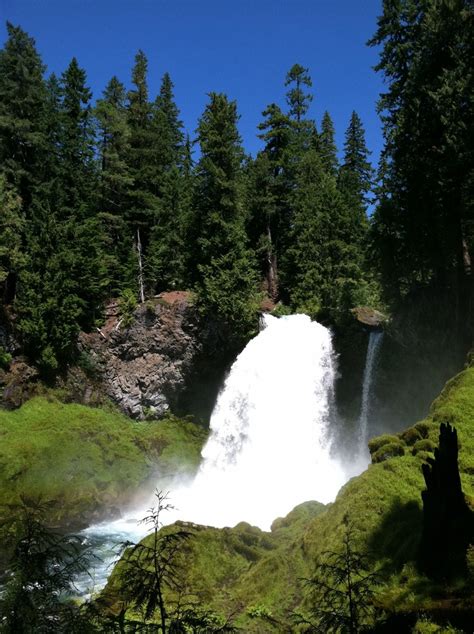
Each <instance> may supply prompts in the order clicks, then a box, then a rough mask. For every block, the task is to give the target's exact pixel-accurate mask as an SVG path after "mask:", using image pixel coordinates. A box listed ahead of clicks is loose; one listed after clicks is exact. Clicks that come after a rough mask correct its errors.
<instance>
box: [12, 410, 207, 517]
mask: <svg viewBox="0 0 474 634" xmlns="http://www.w3.org/2000/svg"><path fill="white" fill-rule="evenodd" d="M205 435H206V434H205V431H204V430H203V429H202V428H201V427H198V426H197V425H194V424H193V423H191V422H188V421H183V420H179V419H177V418H174V417H169V418H167V419H164V420H162V421H159V422H136V421H131V420H130V419H128V418H126V417H125V416H123V415H121V414H118V413H116V412H114V411H106V410H103V409H99V408H91V407H86V406H83V405H78V404H64V403H61V402H59V401H57V400H55V399H48V398H45V397H37V398H33V399H31V400H30V401H28V402H27V403H25V404H24V405H23V406H22V407H21V408H20V409H18V410H15V411H2V410H0V484H1V486H0V505H1V508H3V512H6V513H9V512H11V511H9V510H8V508H6V507H5V505H12V504H15V503H17V502H18V501H19V499H20V496H22V495H23V496H29V497H41V498H42V499H43V500H44V501H48V502H52V503H53V504H52V506H51V510H50V519H51V521H54V522H56V523H58V524H59V525H60V526H63V527H74V528H76V527H81V526H84V525H86V524H88V523H90V522H91V521H95V520H98V519H102V518H105V517H110V516H111V515H118V514H119V512H120V509H121V507H123V506H124V505H125V504H126V503H127V502H128V501H129V500H130V499H131V497H132V496H133V495H135V494H136V493H137V491H139V489H140V486H141V485H144V484H145V483H147V486H148V487H149V488H150V490H151V488H152V486H153V484H152V482H151V480H152V478H153V476H154V475H155V474H158V473H159V474H161V475H163V474H173V473H175V472H176V471H178V470H182V471H186V470H187V471H192V470H194V469H195V468H196V466H197V465H198V463H199V458H200V449H201V447H202V444H203V442H204V439H205Z"/></svg>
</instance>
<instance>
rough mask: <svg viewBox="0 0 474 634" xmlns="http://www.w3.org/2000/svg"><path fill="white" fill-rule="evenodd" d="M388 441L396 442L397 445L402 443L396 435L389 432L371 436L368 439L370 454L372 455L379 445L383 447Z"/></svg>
mask: <svg viewBox="0 0 474 634" xmlns="http://www.w3.org/2000/svg"><path fill="white" fill-rule="evenodd" d="M389 443H397V444H399V445H400V444H402V443H401V441H400V438H398V436H391V435H390V434H384V435H383V436H376V437H375V438H371V439H370V440H369V451H370V454H371V455H373V454H374V453H376V452H377V451H378V450H379V449H380V448H381V447H383V446H384V445H388V444H389Z"/></svg>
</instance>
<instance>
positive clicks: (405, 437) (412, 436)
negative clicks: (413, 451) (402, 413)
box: [398, 427, 425, 446]
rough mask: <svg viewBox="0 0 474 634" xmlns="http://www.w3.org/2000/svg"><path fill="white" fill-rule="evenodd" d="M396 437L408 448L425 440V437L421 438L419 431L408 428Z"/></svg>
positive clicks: (414, 428)
mask: <svg viewBox="0 0 474 634" xmlns="http://www.w3.org/2000/svg"><path fill="white" fill-rule="evenodd" d="M398 437H399V438H400V440H401V441H402V442H404V443H405V444H406V445H408V446H411V445H414V444H415V443H416V442H417V441H419V440H422V439H423V438H425V436H422V434H421V433H420V430H419V429H417V428H416V427H409V428H408V429H405V431H403V432H401V434H398Z"/></svg>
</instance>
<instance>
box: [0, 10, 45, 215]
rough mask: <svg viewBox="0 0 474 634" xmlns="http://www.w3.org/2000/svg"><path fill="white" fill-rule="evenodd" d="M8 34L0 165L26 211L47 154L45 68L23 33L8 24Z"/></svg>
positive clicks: (2, 66)
mask: <svg viewBox="0 0 474 634" xmlns="http://www.w3.org/2000/svg"><path fill="white" fill-rule="evenodd" d="M7 33H8V39H7V41H6V43H5V46H4V48H3V49H2V50H1V51H0V165H1V166H2V171H3V172H4V173H5V176H6V177H7V180H8V182H9V183H10V184H12V185H14V186H15V188H16V190H17V192H18V195H19V196H20V198H21V200H22V204H23V206H24V209H25V210H27V209H28V206H29V204H30V202H31V198H32V190H33V188H34V187H35V186H36V185H37V184H38V183H39V182H40V181H41V179H42V178H44V176H45V174H44V166H45V160H46V158H47V154H48V139H47V136H46V130H45V109H46V101H47V93H46V86H45V83H44V80H43V73H44V66H43V63H42V62H41V59H40V56H39V55H38V52H37V51H36V48H35V41H34V40H33V39H32V38H31V37H29V36H28V34H27V33H25V31H23V30H22V29H21V28H20V27H16V26H13V25H12V24H10V23H9V22H8V23H7Z"/></svg>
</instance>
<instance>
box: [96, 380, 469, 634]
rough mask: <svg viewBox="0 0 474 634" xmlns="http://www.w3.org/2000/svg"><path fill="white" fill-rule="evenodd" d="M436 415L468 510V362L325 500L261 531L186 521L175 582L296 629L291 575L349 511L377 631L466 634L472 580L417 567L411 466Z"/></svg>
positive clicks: (214, 605)
mask: <svg viewBox="0 0 474 634" xmlns="http://www.w3.org/2000/svg"><path fill="white" fill-rule="evenodd" d="M440 422H449V423H451V424H452V425H454V426H455V427H456V428H457V430H458V436H459V466H460V472H461V480H462V485H463V490H464V493H465V495H466V497H467V500H468V503H469V504H470V505H471V508H472V507H473V506H474V505H473V500H474V498H473V496H474V368H469V369H467V370H465V371H464V372H462V373H460V374H459V375H458V376H456V377H455V378H454V379H452V380H451V381H449V382H448V384H447V385H446V387H445V389H444V390H443V392H442V394H441V395H440V396H439V398H438V399H436V401H435V402H434V403H433V405H432V407H431V410H430V413H429V415H428V416H427V417H426V419H425V420H424V421H422V422H420V423H418V424H417V425H415V426H414V427H412V428H410V429H408V430H405V431H404V432H402V433H400V434H398V435H396V436H386V437H384V438H380V439H376V440H373V441H372V442H371V449H372V451H373V459H374V463H373V464H371V465H370V466H369V467H368V469H367V470H366V471H365V472H363V473H362V474H361V475H360V476H358V477H356V478H353V479H352V480H350V481H349V482H348V483H347V484H346V485H345V486H344V487H343V488H342V490H341V491H340V492H339V494H338V496H337V499H336V501H335V502H334V503H333V504H330V505H328V506H327V507H323V506H322V505H317V504H316V503H307V504H305V505H301V506H300V507H297V509H295V511H293V512H292V513H290V514H289V516H288V517H287V518H285V519H280V520H277V521H276V522H274V524H273V526H272V531H271V532H270V533H265V532H262V531H260V530H259V529H257V528H254V527H251V526H249V525H247V524H239V525H237V526H236V527H235V528H226V529H221V530H219V529H214V528H209V527H196V526H194V527H193V526H192V525H187V527H188V528H190V530H191V531H192V532H193V533H194V536H193V537H192V538H191V539H190V540H189V542H188V543H187V544H186V546H185V548H184V550H183V558H182V560H181V564H182V565H181V574H182V577H183V584H184V587H186V588H187V589H188V590H189V591H190V592H193V593H195V594H196V595H197V596H198V597H199V600H200V602H201V605H205V606H207V607H208V608H209V610H210V611H212V612H218V613H219V614H221V615H222V617H223V618H224V619H225V618H227V617H229V616H230V615H233V616H234V620H235V623H236V625H238V626H239V627H241V628H242V629H243V631H245V632H249V633H251V632H254V633H267V632H273V631H275V632H282V631H288V632H290V631H298V630H295V626H294V624H293V622H292V617H291V615H292V612H293V611H295V610H303V611H304V610H305V607H306V596H305V590H304V584H303V583H302V581H301V580H302V578H307V577H309V576H311V575H312V574H313V572H314V569H315V566H316V562H317V561H318V560H320V558H321V556H322V555H323V553H324V552H326V551H328V550H333V551H337V550H339V549H340V547H341V542H342V538H343V534H344V530H345V521H347V520H346V519H345V518H349V520H350V522H351V523H352V524H353V527H354V535H355V540H356V543H355V547H356V548H357V549H360V550H362V551H364V552H367V553H370V555H371V558H372V561H373V569H374V570H378V571H379V574H380V576H381V579H382V583H381V585H380V586H379V587H378V589H377V592H376V607H377V609H378V612H379V614H380V615H381V620H382V621H384V622H385V624H386V627H392V630H390V629H388V630H383V629H381V630H380V631H407V632H410V631H413V632H415V631H416V632H424V631H451V630H449V629H447V628H449V627H451V626H450V623H451V624H452V625H453V626H455V627H457V628H459V629H458V630H457V631H467V630H466V629H465V627H466V623H469V621H470V619H472V617H473V615H474V604H473V596H472V594H473V593H472V585H471V584H472V580H469V579H468V578H466V577H464V578H462V577H459V578H454V579H452V580H451V581H449V582H448V581H446V580H444V581H443V582H439V583H435V582H434V581H432V580H430V579H428V578H427V577H425V576H424V575H423V574H421V573H420V572H419V570H418V568H417V553H418V544H419V540H420V535H421V529H422V507H421V491H422V490H423V488H424V481H423V477H422V471H421V465H422V464H423V462H424V460H425V459H426V457H427V456H428V455H430V451H431V450H432V449H433V448H434V447H435V446H436V445H437V443H438V434H439V424H440ZM384 447H385V450H384ZM166 530H170V529H169V528H167V529H166ZM473 537H474V536H473ZM471 572H474V571H472V570H471ZM119 577H120V564H119V567H118V568H117V569H116V571H115V572H114V573H113V574H112V577H111V579H110V582H109V584H108V587H107V588H106V591H105V594H104V596H107V598H108V601H107V602H108V604H109V607H110V609H112V610H116V609H117V606H118V605H119V604H120V590H119V588H120V582H119ZM172 598H173V597H170V599H172ZM430 621H432V622H438V623H439V625H433V626H432V625H431V624H430ZM471 622H472V621H471ZM387 624H388V625H387ZM378 627H382V626H378ZM393 627H395V629H393ZM439 627H441V630H439V629H436V628H439ZM397 628H398V629H397ZM427 628H428V629H427ZM430 628H431V629H430ZM433 628H434V629H433ZM442 628H445V629H442ZM377 631H378V630H377ZM452 631H455V630H452Z"/></svg>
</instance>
